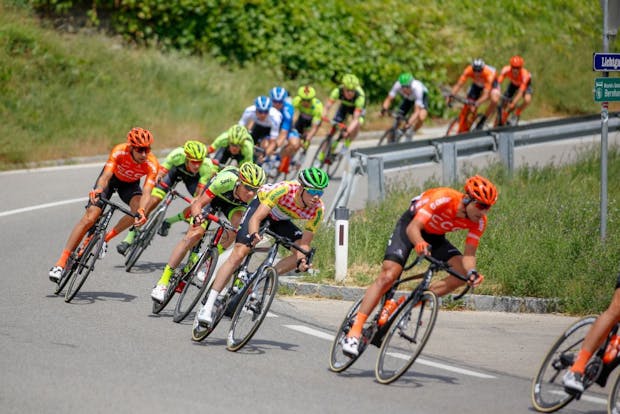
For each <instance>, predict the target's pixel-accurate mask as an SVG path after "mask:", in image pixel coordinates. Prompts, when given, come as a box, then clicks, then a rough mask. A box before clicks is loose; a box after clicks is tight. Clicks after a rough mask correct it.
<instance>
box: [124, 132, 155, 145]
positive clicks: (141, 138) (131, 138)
mask: <svg viewBox="0 0 620 414" xmlns="http://www.w3.org/2000/svg"><path fill="white" fill-rule="evenodd" d="M127 142H128V143H129V144H130V145H132V146H134V147H149V146H151V144H152V143H153V135H151V133H150V132H149V131H148V130H147V129H142V128H132V129H131V131H129V133H128V134H127Z"/></svg>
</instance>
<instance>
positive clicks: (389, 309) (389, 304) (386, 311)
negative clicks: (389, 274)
mask: <svg viewBox="0 0 620 414" xmlns="http://www.w3.org/2000/svg"><path fill="white" fill-rule="evenodd" d="M404 301H405V297H404V296H401V297H400V298H398V299H397V300H394V299H388V300H386V301H385V305H384V306H383V309H382V310H381V315H379V322H377V324H378V325H379V326H383V325H385V323H386V322H387V321H388V319H390V316H392V314H393V313H394V311H395V310H396V308H398V306H400V304H401V303H403V302H404Z"/></svg>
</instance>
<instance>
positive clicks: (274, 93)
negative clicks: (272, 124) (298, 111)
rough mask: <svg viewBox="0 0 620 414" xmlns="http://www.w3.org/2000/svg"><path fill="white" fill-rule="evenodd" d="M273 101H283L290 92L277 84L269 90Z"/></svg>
mask: <svg viewBox="0 0 620 414" xmlns="http://www.w3.org/2000/svg"><path fill="white" fill-rule="evenodd" d="M269 96H271V100H272V101H273V103H282V102H284V100H285V99H286V98H287V97H288V92H287V91H286V89H284V88H283V87H281V86H276V87H275V88H273V89H271V91H269Z"/></svg>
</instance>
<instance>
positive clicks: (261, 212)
mask: <svg viewBox="0 0 620 414" xmlns="http://www.w3.org/2000/svg"><path fill="white" fill-rule="evenodd" d="M270 211H271V208H270V207H269V206H268V205H266V204H263V203H260V204H259V206H258V208H257V209H256V211H255V212H254V214H252V217H250V223H249V224H248V233H249V234H250V235H254V234H256V236H255V239H256V240H255V243H258V242H259V241H260V239H261V237H260V236H259V235H258V230H259V229H260V222H261V221H263V220H264V219H266V218H267V216H268V215H269V212H270Z"/></svg>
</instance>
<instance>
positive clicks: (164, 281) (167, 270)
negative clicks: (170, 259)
mask: <svg viewBox="0 0 620 414" xmlns="http://www.w3.org/2000/svg"><path fill="white" fill-rule="evenodd" d="M173 273H174V268H172V267H170V266H169V265H166V267H164V271H163V273H162V274H161V277H160V278H159V280H158V281H157V284H158V285H165V286H168V283H170V277H171V276H172V274H173Z"/></svg>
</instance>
